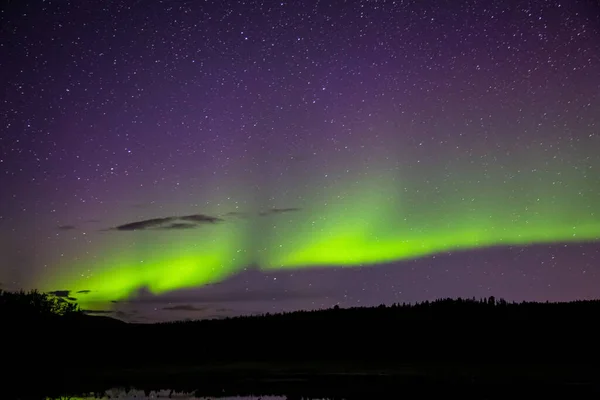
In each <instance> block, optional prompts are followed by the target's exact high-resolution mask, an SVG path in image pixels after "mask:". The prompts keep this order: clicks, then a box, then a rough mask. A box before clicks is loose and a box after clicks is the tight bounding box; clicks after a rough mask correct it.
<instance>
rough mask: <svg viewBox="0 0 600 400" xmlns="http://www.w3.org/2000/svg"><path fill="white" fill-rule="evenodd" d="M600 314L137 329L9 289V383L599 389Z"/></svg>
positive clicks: (281, 320) (4, 311)
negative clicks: (380, 379)
mask: <svg viewBox="0 0 600 400" xmlns="http://www.w3.org/2000/svg"><path fill="white" fill-rule="evenodd" d="M598 315H600V301H598V300H586V301H573V302H565V303H551V302H546V303H536V302H521V303H516V302H507V301H505V300H503V299H499V300H497V299H495V298H494V297H489V298H484V299H474V298H470V299H461V298H458V299H440V300H435V301H424V302H420V303H415V304H392V305H389V306H386V305H380V306H378V307H364V308H348V309H343V308H339V307H334V308H332V309H324V310H316V311H296V312H290V313H282V314H265V315H260V316H245V317H235V318H227V319H220V320H200V321H181V322H169V323H157V324H131V323H125V322H122V321H118V320H115V319H112V318H108V317H98V316H90V315H86V314H85V313H84V312H83V311H81V310H80V309H79V307H78V306H77V305H76V304H75V303H73V302H69V301H66V300H64V299H62V298H58V297H56V296H52V295H50V294H46V293H40V292H37V291H32V292H17V293H11V292H6V291H0V320H1V321H2V326H3V328H2V330H3V331H4V333H5V336H4V343H5V344H6V345H7V348H10V349H11V350H10V351H7V352H5V354H4V355H3V359H4V363H5V365H10V372H9V376H11V377H13V378H14V379H15V380H18V379H19V376H27V377H28V379H33V378H35V379H37V381H38V382H45V385H51V386H53V387H55V386H57V385H58V386H57V387H61V388H64V387H70V386H69V385H74V384H75V382H77V385H84V386H83V387H85V388H88V389H89V387H90V385H92V386H94V387H97V386H103V385H104V386H106V385H108V387H110V386H111V385H117V384H121V385H128V384H131V382H132V381H136V379H137V380H138V381H140V380H141V381H140V382H142V383H143V384H145V385H148V384H155V385H159V386H160V384H163V385H164V386H167V387H168V386H169V385H171V387H172V385H173V384H174V383H173V382H175V381H174V380H181V379H184V378H182V376H184V375H185V374H188V378H189V373H191V372H190V371H193V373H194V374H196V376H197V375H198V373H199V371H200V372H202V374H201V375H202V376H203V377H205V378H204V379H205V384H206V385H211V384H212V385H218V382H221V384H222V381H220V380H219V379H221V378H222V379H225V378H224V377H227V379H229V380H228V382H231V379H233V378H232V377H233V376H238V377H240V376H243V377H244V379H248V378H249V377H256V378H257V379H258V378H259V377H265V376H271V375H273V374H277V375H278V376H279V375H281V374H288V375H289V374H299V373H302V374H308V375H311V376H316V375H319V374H331V373H336V374H337V373H357V372H360V373H364V374H371V375H373V374H390V373H396V374H397V373H400V372H402V371H404V372H406V371H417V370H419V371H427V372H423V373H424V374H425V377H423V376H421V378H419V379H425V378H427V379H430V378H432V377H433V376H435V379H438V380H439V379H449V378H448V377H450V376H453V377H454V378H453V379H455V380H456V379H463V380H464V379H475V378H474V377H476V376H477V377H478V378H477V379H484V380H485V379H488V380H489V379H492V378H493V379H501V380H506V379H508V377H512V378H511V379H513V378H514V379H516V375H515V374H517V375H518V374H521V377H523V376H526V377H527V379H528V380H529V381H531V380H532V379H547V380H551V381H554V382H557V380H562V381H565V380H567V381H569V382H570V381H578V382H583V381H585V382H591V381H594V382H596V381H597V379H598V378H597V376H599V375H598V374H597V372H598V368H597V367H596V364H597V360H598V356H599V355H600V351H599V350H600V345H599V340H598V328H597V326H598V324H597V321H596V319H597V316H598ZM534 366H535V367H534ZM490 368H491V369H490ZM442 370H443V371H444V372H440V371H442ZM492 370H493V372H483V371H492ZM186 371H187V372H186ZM465 371H470V372H468V373H467V372H465ZM519 371H520V372H519ZM404 372H402V373H404ZM482 374H483V375H482ZM409 375H410V374H409ZM207 376H212V377H213V378H211V379H207V378H206V377H207ZM404 376H405V377H406V376H407V375H404ZM411 376H412V377H413V378H414V377H415V376H416V375H415V374H414V373H413V374H412V375H411ZM219 377H221V378H219ZM523 379H524V378H523ZM7 381H9V380H7ZM209 381H210V382H209ZM136 382H137V381H136ZM169 382H171V383H169ZM177 382H179V384H181V382H180V381H177ZM211 382H212V383H211ZM355 383H356V382H355ZM596 383H598V382H596ZM40 385H42V384H41V383H40ZM85 385H87V386H85ZM42 386H43V385H42ZM108 387H104V389H108ZM56 390H58V389H56ZM215 390H216V389H215Z"/></svg>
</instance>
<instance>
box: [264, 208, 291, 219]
mask: <svg viewBox="0 0 600 400" xmlns="http://www.w3.org/2000/svg"><path fill="white" fill-rule="evenodd" d="M295 211H300V208H297V207H289V208H271V209H270V210H267V211H261V212H259V213H258V215H260V216H263V217H264V216H267V215H275V214H281V213H287V212H295Z"/></svg>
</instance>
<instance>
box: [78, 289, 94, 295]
mask: <svg viewBox="0 0 600 400" xmlns="http://www.w3.org/2000/svg"><path fill="white" fill-rule="evenodd" d="M91 292H92V291H91V290H87V289H86V290H78V291H77V292H75V293H77V294H88V293H91Z"/></svg>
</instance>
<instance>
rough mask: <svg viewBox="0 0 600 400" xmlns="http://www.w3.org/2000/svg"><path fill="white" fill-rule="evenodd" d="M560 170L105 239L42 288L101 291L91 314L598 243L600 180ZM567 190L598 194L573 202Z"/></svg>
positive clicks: (459, 180)
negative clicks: (292, 278) (466, 254)
mask: <svg viewBox="0 0 600 400" xmlns="http://www.w3.org/2000/svg"><path fill="white" fill-rule="evenodd" d="M551 170H552V169H551V168H546V169H545V171H546V172H537V171H535V170H533V171H527V172H522V171H515V173H514V174H513V175H512V176H511V178H510V179H509V178H506V176H507V175H508V174H506V173H505V172H503V173H502V174H500V173H498V174H496V175H494V174H493V172H492V171H490V170H487V171H485V173H484V172H482V173H480V174H473V173H463V174H457V175H456V181H452V180H451V179H450V178H449V177H448V176H446V177H445V178H444V179H438V180H435V179H426V180H421V181H416V180H415V179H412V180H408V181H402V180H401V179H395V177H394V176H392V175H390V174H388V176H386V177H382V176H381V175H380V176H378V177H376V176H375V175H373V176H371V177H368V176H367V177H365V178H364V179H363V180H361V181H359V182H353V183H349V184H347V185H343V184H338V185H333V186H331V187H330V188H329V189H328V190H326V191H321V192H319V193H315V194H313V196H312V197H311V196H308V195H307V194H308V193H306V194H299V193H296V194H295V196H293V198H294V199H303V200H302V201H295V202H293V203H292V202H290V203H291V204H288V205H289V206H290V207H291V206H293V207H295V208H294V209H290V210H285V209H282V210H279V211H280V212H273V213H271V214H270V215H263V216H260V215H259V214H258V213H257V212H255V211H254V212H252V213H251V216H249V217H245V218H240V217H239V215H234V214H229V215H228V214H227V213H224V212H222V213H220V214H219V216H220V217H221V218H222V221H218V222H215V221H208V222H207V221H201V222H206V223H202V224H199V225H198V226H197V227H196V228H194V229H172V230H167V229H160V228H159V227H154V229H146V230H141V231H133V232H119V231H115V232H110V231H109V232H104V233H103V234H102V238H101V242H102V246H101V248H100V249H98V254H100V256H97V257H95V258H94V259H90V260H85V261H84V262H82V263H81V264H80V265H71V266H70V269H65V271H68V272H64V273H60V274H56V273H54V274H49V275H48V276H46V277H44V279H43V280H41V282H42V286H43V288H44V289H47V290H54V289H56V288H69V289H70V290H74V291H80V290H91V291H92V292H91V293H89V294H87V295H86V296H82V297H81V299H80V300H81V301H82V304H83V305H84V306H85V303H86V302H90V303H91V302H98V303H103V302H104V303H107V302H109V301H110V300H115V299H120V298H124V297H127V296H129V295H131V294H133V293H134V292H136V291H137V290H139V289H140V288H142V287H146V288H148V289H149V290H150V291H151V292H153V293H156V294H160V293H164V292H166V291H171V290H176V289H181V288H189V287H194V286H201V285H206V284H211V283H215V282H219V281H222V280H224V279H226V278H227V277H229V276H231V275H233V274H235V273H236V272H238V271H241V270H242V269H244V268H247V267H250V266H256V267H257V268H260V269H263V270H278V269H294V268H311V267H327V266H335V267H340V266H348V267H353V266H365V265H377V264H382V263H389V262H393V261H398V260H409V259H414V258H418V257H424V256H429V255H432V254H436V253H441V252H447V251H456V250H468V249H475V248H486V247H492V246H508V245H518V246H527V245H532V244H543V243H548V244H553V243H567V242H588V241H596V240H598V239H599V238H600V201H598V193H595V192H593V191H592V190H591V188H592V187H593V186H594V184H597V183H598V182H597V180H598V178H597V177H594V176H593V175H592V174H590V173H589V172H588V171H587V170H586V169H584V168H582V169H571V172H568V170H566V169H565V170H564V171H560V170H558V171H560V172H558V173H557V172H548V171H551ZM557 179H561V180H562V181H563V184H562V185H559V184H557V181H556V180H557ZM564 183H567V184H569V185H571V186H572V187H576V188H586V187H588V188H590V190H588V191H581V190H578V191H574V190H565V184H564ZM296 208H297V209H296ZM244 211H248V210H244ZM174 215H183V214H182V213H176V214H175V213H174ZM214 215H216V214H214ZM161 216H162V217H164V216H165V215H156V216H154V217H161ZM125 222H131V221H125ZM398 268H401V266H399V267H398ZM82 271H91V272H89V273H82Z"/></svg>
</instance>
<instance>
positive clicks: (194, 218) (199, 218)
mask: <svg viewBox="0 0 600 400" xmlns="http://www.w3.org/2000/svg"><path fill="white" fill-rule="evenodd" d="M179 219H180V220H182V221H188V222H195V223H200V224H201V223H209V224H215V223H217V222H221V221H223V220H222V219H221V218H218V217H211V216H210V215H204V214H193V215H184V216H183V217H179Z"/></svg>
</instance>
